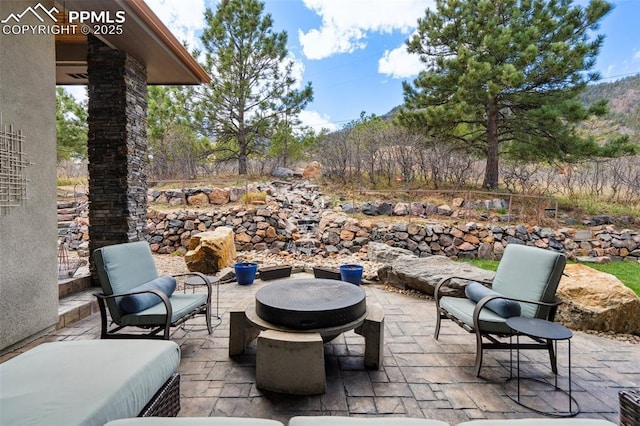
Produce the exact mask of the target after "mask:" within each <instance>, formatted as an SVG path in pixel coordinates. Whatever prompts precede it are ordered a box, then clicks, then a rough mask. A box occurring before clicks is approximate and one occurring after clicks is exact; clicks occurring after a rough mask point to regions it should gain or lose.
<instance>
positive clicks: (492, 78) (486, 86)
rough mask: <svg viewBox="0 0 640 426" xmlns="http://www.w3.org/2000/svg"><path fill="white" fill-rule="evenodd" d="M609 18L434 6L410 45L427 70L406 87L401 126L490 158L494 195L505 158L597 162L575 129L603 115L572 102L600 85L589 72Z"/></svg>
mask: <svg viewBox="0 0 640 426" xmlns="http://www.w3.org/2000/svg"><path fill="white" fill-rule="evenodd" d="M610 10H611V5H610V4H609V3H608V2H606V1H604V0H591V1H590V3H589V4H588V6H586V7H585V8H583V7H580V6H574V5H573V4H572V0H478V1H465V0H436V8H435V10H429V9H428V10H427V11H426V13H425V16H424V17H423V18H421V19H419V20H418V30H417V33H416V34H415V35H414V36H413V37H412V38H411V39H410V40H409V41H408V42H407V46H408V51H409V52H411V53H415V54H419V55H420V57H421V59H422V61H423V62H424V63H425V65H426V70H424V71H422V72H421V73H420V74H419V76H418V77H417V78H416V80H415V81H414V82H413V85H411V84H409V83H406V82H405V83H404V96H405V104H404V108H403V111H402V113H401V114H400V121H401V122H402V123H403V124H405V125H407V126H410V127H414V128H417V129H425V128H426V129H427V131H430V132H432V133H433V134H437V135H439V136H440V137H442V136H446V137H448V138H450V139H451V140H454V141H458V142H461V143H463V144H464V146H465V147H467V148H471V150H473V151H475V152H477V153H479V154H481V155H483V156H486V169H485V176H484V183H483V186H485V187H488V188H496V187H497V186H498V178H499V176H498V160H499V156H500V155H501V154H505V155H509V156H511V157H513V158H519V159H525V160H553V159H561V160H563V161H572V160H575V159H576V158H579V157H580V156H585V155H597V154H598V153H599V148H598V146H597V144H596V143H595V142H594V141H593V140H588V139H581V138H580V137H579V136H578V135H577V134H576V131H575V127H576V125H577V123H579V122H580V121H582V120H584V119H585V118H587V117H588V116H589V115H590V114H593V113H603V112H604V111H605V110H606V107H605V105H604V103H597V104H594V105H593V106H592V107H591V108H590V109H588V110H587V109H585V108H584V107H583V106H582V105H581V104H580V102H578V100H577V98H576V97H577V95H578V94H579V93H580V92H581V90H582V89H583V88H584V87H585V85H586V84H587V83H588V82H591V81H594V80H596V79H598V78H599V76H598V74H597V73H593V72H589V70H590V69H591V68H592V67H593V65H594V63H595V58H596V56H597V54H598V52H599V50H600V47H601V45H602V42H603V39H604V38H603V36H602V35H598V36H595V37H590V32H591V31H595V30H597V29H598V22H599V21H600V19H601V18H602V17H603V16H604V15H606V14H607V13H608V12H609V11H610Z"/></svg>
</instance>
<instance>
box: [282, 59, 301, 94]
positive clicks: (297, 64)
mask: <svg viewBox="0 0 640 426" xmlns="http://www.w3.org/2000/svg"><path fill="white" fill-rule="evenodd" d="M289 61H292V62H293V66H292V67H291V77H293V78H294V79H295V83H294V84H293V86H292V89H295V90H299V89H301V88H302V76H303V75H304V62H302V61H301V60H299V59H298V58H296V56H295V55H294V54H293V53H291V52H289V54H288V55H287V58H286V61H285V62H283V65H284V64H285V63H288V62H289Z"/></svg>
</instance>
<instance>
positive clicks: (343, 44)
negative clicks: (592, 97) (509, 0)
mask: <svg viewBox="0 0 640 426" xmlns="http://www.w3.org/2000/svg"><path fill="white" fill-rule="evenodd" d="M146 2H147V3H148V4H149V6H150V7H151V8H152V9H153V10H154V11H155V12H156V14H157V15H158V16H159V17H160V18H161V20H162V21H163V22H164V23H165V24H166V25H167V27H169V29H170V30H172V32H173V33H174V34H175V35H176V37H177V38H178V39H179V40H180V41H184V40H187V41H188V42H189V44H190V45H191V46H193V45H194V44H197V43H199V40H198V37H199V35H200V34H201V31H202V27H203V25H204V18H203V13H204V10H205V8H206V7H210V8H212V9H213V8H215V6H216V1H215V0H180V1H178V0H146ZM574 3H576V4H579V5H586V4H587V3H588V1H587V0H578V1H575V2H574ZM612 3H613V4H614V5H615V8H614V10H613V11H612V12H611V13H610V14H608V15H607V16H606V17H605V18H604V19H603V20H602V22H601V27H600V30H599V31H598V33H601V34H605V36H606V38H605V42H604V46H603V48H602V50H601V53H600V56H599V57H598V61H597V65H596V70H597V71H599V72H600V73H601V75H602V78H603V81H613V80H615V79H617V78H622V77H624V76H628V75H634V74H638V73H640V29H639V28H638V25H639V23H640V0H618V1H613V2H612ZM432 5H433V0H267V1H266V2H265V9H266V12H267V13H270V14H271V15H272V17H273V20H274V29H275V30H276V31H282V30H285V31H287V33H288V38H289V42H288V49H289V52H290V55H291V58H292V59H293V60H295V61H296V63H297V65H298V66H297V68H296V69H297V70H298V79H299V81H300V82H301V84H306V82H308V81H311V82H312V84H313V88H314V94H315V96H314V97H315V99H314V101H313V102H312V103H310V104H309V105H308V107H307V109H306V111H304V112H303V113H302V114H301V116H300V118H301V120H302V121H303V123H304V124H306V125H309V126H311V127H314V128H316V129H320V128H321V127H328V128H332V129H335V128H338V127H341V126H342V125H344V124H345V123H347V122H349V121H351V120H354V119H357V118H358V117H359V116H360V113H361V112H362V111H364V112H366V113H367V114H371V113H374V114H377V115H382V114H385V113H386V112H388V111H389V110H391V109H392V108H393V107H395V106H397V105H400V104H401V103H402V101H403V96H402V81H404V80H409V81H412V80H413V79H414V78H415V76H416V75H417V73H418V71H419V70H420V69H421V65H420V64H419V62H418V61H417V59H416V58H415V57H413V56H412V55H408V54H407V53H406V51H405V49H404V42H405V40H407V38H409V37H410V35H411V34H412V32H413V31H414V30H415V25H416V22H417V19H418V17H421V16H423V15H424V10H425V9H426V8H427V7H430V6H432Z"/></svg>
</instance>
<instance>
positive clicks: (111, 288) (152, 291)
mask: <svg viewBox="0 0 640 426" xmlns="http://www.w3.org/2000/svg"><path fill="white" fill-rule="evenodd" d="M93 255H94V260H95V264H96V271H97V273H98V278H99V280H100V285H101V287H102V293H99V294H96V295H95V296H96V297H97V298H98V304H99V306H100V315H101V317H102V333H101V338H103V339H108V338H112V339H113V338H140V337H149V338H157V339H165V340H166V339H169V331H170V329H171V327H176V326H179V325H181V324H182V323H184V322H185V321H187V320H188V319H191V318H193V317H194V316H196V315H204V316H205V318H206V321H207V330H208V331H209V334H211V331H212V330H211V282H210V281H209V279H208V278H207V277H206V276H205V275H203V274H201V273H199V272H188V273H184V274H176V275H173V276H158V271H157V269H156V265H155V262H154V261H153V256H152V255H151V250H150V249H149V244H148V243H147V242H145V241H139V242H135V243H125V244H115V245H111V246H106V247H102V248H99V249H97V250H95V251H94V252H93ZM187 275H197V276H199V277H200V278H201V279H202V281H203V283H204V285H206V287H207V293H206V294H205V293H195V292H194V293H192V294H189V293H186V292H185V293H174V291H175V288H176V280H175V277H179V276H187ZM216 285H217V283H216ZM107 308H108V309H109V314H110V316H111V320H112V325H113V324H115V326H114V327H112V328H111V329H109V326H108V324H107V323H108V319H107ZM125 327H140V328H144V329H147V330H148V333H146V334H126V333H118V332H119V331H120V330H122V329H123V328H125ZM160 332H163V334H161V335H160V334H159V333H160Z"/></svg>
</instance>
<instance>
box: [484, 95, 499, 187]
mask: <svg viewBox="0 0 640 426" xmlns="http://www.w3.org/2000/svg"><path fill="white" fill-rule="evenodd" d="M482 186H483V187H484V188H488V189H496V188H497V187H498V108H497V107H496V105H495V104H494V103H493V102H490V103H489V105H488V106H487V164H486V166H485V169H484V182H483V183H482Z"/></svg>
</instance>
